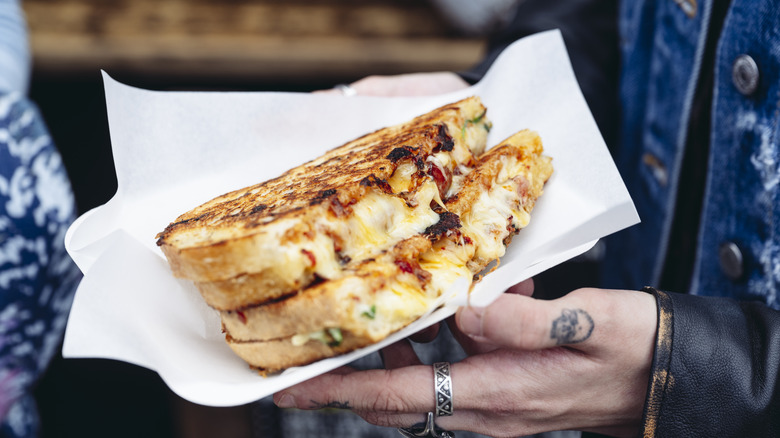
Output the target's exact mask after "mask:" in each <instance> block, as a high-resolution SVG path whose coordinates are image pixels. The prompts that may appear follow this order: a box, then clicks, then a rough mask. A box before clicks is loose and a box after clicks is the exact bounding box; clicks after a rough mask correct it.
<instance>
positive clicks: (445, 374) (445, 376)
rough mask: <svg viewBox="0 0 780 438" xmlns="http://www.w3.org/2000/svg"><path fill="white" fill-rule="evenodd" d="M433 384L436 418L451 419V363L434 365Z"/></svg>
mask: <svg viewBox="0 0 780 438" xmlns="http://www.w3.org/2000/svg"><path fill="white" fill-rule="evenodd" d="M433 384H434V389H435V391H436V416H437V417H449V416H450V415H452V412H453V406H452V378H451V377H450V363H449V362H436V363H434V364H433Z"/></svg>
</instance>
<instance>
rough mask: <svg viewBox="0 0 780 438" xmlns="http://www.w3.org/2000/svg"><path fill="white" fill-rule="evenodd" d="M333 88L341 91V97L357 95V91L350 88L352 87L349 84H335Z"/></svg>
mask: <svg viewBox="0 0 780 438" xmlns="http://www.w3.org/2000/svg"><path fill="white" fill-rule="evenodd" d="M333 88H335V89H336V90H339V91H341V94H343V95H345V96H347V97H352V96H357V94H358V93H357V90H356V89H354V88H353V87H352V85H349V84H336V86H335V87H333Z"/></svg>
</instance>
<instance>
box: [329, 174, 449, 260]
mask: <svg viewBox="0 0 780 438" xmlns="http://www.w3.org/2000/svg"><path fill="white" fill-rule="evenodd" d="M431 201H435V202H438V203H441V199H440V198H439V190H438V188H437V187H436V184H435V183H434V182H433V180H431V179H426V180H425V181H424V182H423V183H422V185H421V186H420V188H419V189H418V190H417V192H416V194H415V196H414V198H413V202H412V203H413V204H414V207H409V206H408V205H407V203H406V202H405V201H404V200H403V199H401V198H398V197H396V196H390V195H386V194H383V193H371V194H369V195H368V196H366V197H365V198H363V199H362V200H361V201H360V202H358V203H357V204H355V205H354V206H352V210H353V214H352V215H350V217H349V218H348V219H347V220H346V221H343V222H342V225H344V228H343V229H342V230H341V231H342V233H343V234H342V236H344V238H345V248H344V254H345V255H347V256H348V257H350V258H351V259H352V260H362V259H364V258H366V257H369V256H370V255H371V254H375V253H377V252H378V251H381V250H383V249H385V248H389V247H390V246H392V245H395V244H396V243H398V242H400V241H401V240H403V239H406V238H409V237H411V236H414V235H416V234H420V233H422V232H423V231H425V229H426V228H428V227H430V226H431V225H433V224H435V223H437V222H438V221H439V215H438V214H436V212H434V211H433V210H432V209H431V207H430V204H431ZM334 225H338V224H334Z"/></svg>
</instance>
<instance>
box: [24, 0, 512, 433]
mask: <svg viewBox="0 0 780 438" xmlns="http://www.w3.org/2000/svg"><path fill="white" fill-rule="evenodd" d="M455 3H459V2H455ZM474 3H475V2H471V1H466V2H463V4H462V5H460V6H456V7H453V6H452V2H451V1H449V0H438V1H428V2H426V1H422V0H132V1H131V0H24V1H23V2H22V5H23V7H24V10H25V13H26V15H27V20H28V24H29V30H30V39H31V49H32V53H33V67H34V71H33V78H32V83H31V90H30V92H31V93H30V94H31V97H32V99H33V100H34V101H35V102H36V103H37V104H38V105H39V106H40V108H41V111H42V113H43V116H44V118H45V120H46V123H47V125H48V126H49V129H50V131H51V134H52V136H53V137H54V141H55V144H56V145H57V146H58V147H59V149H60V152H61V153H62V156H63V159H64V162H65V166H66V168H67V170H68V173H69V175H70V178H71V180H72V184H73V188H74V191H75V194H76V201H77V204H78V209H79V214H81V213H84V212H86V211H87V210H89V209H91V208H94V207H97V206H99V205H101V204H103V203H105V202H106V201H108V200H109V199H110V198H111V196H113V194H114V192H115V191H116V178H115V174H114V167H113V161H112V156H111V144H110V138H109V134H108V122H107V119H106V111H105V97H104V95H103V85H102V80H101V75H100V70H101V69H102V70H105V71H106V72H108V73H109V74H110V75H111V76H113V77H114V78H115V79H117V80H119V81H120V82H124V83H126V84H129V85H133V86H136V87H142V88H149V89H155V90H246V91H270V90H284V91H310V90H314V89H320V88H330V87H332V86H333V85H334V84H337V83H342V82H351V81H354V80H356V79H359V78H361V77H363V76H366V75H370V74H397V73H406V72H422V71H441V70H449V71H458V70H464V69H467V68H469V67H471V66H472V65H474V64H475V63H476V62H478V61H479V60H480V58H481V56H482V54H483V50H484V47H485V44H484V35H485V33H486V32H487V31H489V30H490V29H493V28H495V26H497V25H498V23H499V22H500V21H501V20H502V19H505V18H507V17H508V14H509V12H508V9H507V6H506V5H508V4H511V3H513V2H512V1H505V0H496V1H495V5H496V8H495V9H494V10H493V11H492V12H491V8H490V7H486V5H487V4H489V3H493V2H491V1H486V0H484V3H480V2H476V3H479V7H477V8H476V9H475V8H474ZM502 8H503V9H502ZM488 12H491V13H488ZM464 18H465V19H464ZM36 398H37V400H38V403H39V407H40V412H41V417H42V422H43V432H44V436H45V437H106V436H110V437H195V438H197V437H213V436H229V437H238V438H240V437H249V436H258V433H261V432H258V431H257V430H255V431H254V432H252V431H250V419H249V412H248V409H247V407H246V406H240V407H235V408H208V407H203V406H198V405H194V404H191V403H189V402H186V401H184V400H183V399H181V398H179V397H178V396H176V395H175V394H173V393H172V392H171V391H170V390H169V389H167V387H166V386H165V384H164V383H163V382H162V381H161V380H160V378H159V377H158V376H157V374H156V373H154V372H151V371H149V370H146V369H143V368H140V367H136V366H133V365H129V364H126V363H121V362H115V361H109V360H81V359H78V360H77V359H68V360H63V359H62V358H61V357H58V358H56V359H55V360H54V362H53V363H52V365H51V367H50V368H49V370H48V371H47V373H46V374H45V376H44V378H43V380H42V381H41V382H40V384H39V385H38V387H37V390H36Z"/></svg>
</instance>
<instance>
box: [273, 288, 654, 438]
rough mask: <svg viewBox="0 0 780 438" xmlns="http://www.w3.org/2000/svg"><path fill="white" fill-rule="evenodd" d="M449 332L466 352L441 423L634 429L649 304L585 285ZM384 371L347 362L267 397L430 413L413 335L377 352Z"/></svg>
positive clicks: (503, 308) (302, 404)
mask: <svg viewBox="0 0 780 438" xmlns="http://www.w3.org/2000/svg"><path fill="white" fill-rule="evenodd" d="M455 321H456V322H457V326H455V324H451V326H452V328H453V329H454V330H453V331H454V333H455V335H456V336H457V337H459V338H460V339H461V340H462V341H463V342H462V344H463V346H464V348H465V350H466V352H467V353H469V354H470V356H469V357H467V358H466V359H464V360H463V361H461V362H458V363H454V364H452V366H451V367H450V369H451V376H452V386H453V405H454V414H453V415H452V416H449V417H439V418H437V419H436V424H437V425H438V426H439V427H442V428H444V429H447V430H468V431H474V432H478V433H482V434H486V435H490V436H499V437H501V436H520V435H528V434H533V433H538V432H543V431H553V430H587V431H594V432H599V433H604V434H610V435H616V436H633V435H636V434H637V432H638V430H639V428H640V423H641V419H642V410H643V405H644V399H645V394H646V391H647V384H648V380H649V373H650V364H651V361H652V356H653V347H654V340H655V331H656V324H657V315H656V305H655V299H654V297H653V296H652V295H650V294H647V293H643V292H637V291H609V290H601V289H580V290H577V291H574V292H571V293H569V294H568V295H566V296H564V297H562V298H560V299H557V300H553V301H542V300H536V299H533V298H530V297H527V296H524V295H520V294H503V295H502V296H501V297H499V298H498V299H497V300H496V301H495V302H494V303H493V304H492V305H490V306H488V307H486V308H471V307H467V308H461V309H460V310H459V311H458V313H457V314H456V317H455ZM383 353H384V360H385V366H386V367H387V368H388V369H387V370H368V371H355V370H354V369H351V368H349V367H344V368H340V369H338V370H335V371H333V372H331V373H328V374H324V375H321V376H318V377H316V378H313V379H311V380H309V381H306V382H303V383H300V384H298V385H296V386H294V387H291V388H288V389H286V390H284V391H281V392H280V393H277V394H275V395H274V401H275V402H276V404H277V405H278V406H280V407H297V408H300V409H320V408H324V407H339V408H346V409H351V410H353V411H354V412H355V413H356V414H358V415H360V416H361V417H363V418H364V419H365V420H366V421H368V422H370V423H373V424H377V425H381V426H390V427H410V426H411V425H413V424H418V423H420V422H421V421H423V420H424V418H425V414H426V413H427V412H431V411H433V410H434V406H435V401H434V386H433V371H432V369H431V367H430V366H426V365H422V364H421V363H420V361H419V359H418V358H417V356H416V355H415V353H414V351H413V350H412V348H411V346H410V345H409V344H408V342H400V343H397V344H394V345H393V346H391V347H388V348H386V349H385V350H384V352H383Z"/></svg>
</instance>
